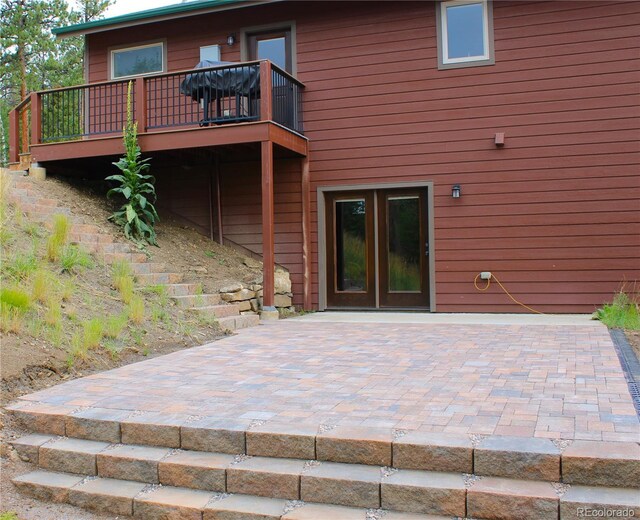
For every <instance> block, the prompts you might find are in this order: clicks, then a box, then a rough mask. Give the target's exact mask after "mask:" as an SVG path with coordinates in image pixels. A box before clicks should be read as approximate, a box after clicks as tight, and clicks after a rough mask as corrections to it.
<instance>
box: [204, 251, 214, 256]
mask: <svg viewBox="0 0 640 520" xmlns="http://www.w3.org/2000/svg"><path fill="white" fill-rule="evenodd" d="M204 255H205V256H206V257H208V258H215V257H216V256H217V255H216V253H214V252H213V251H205V252H204Z"/></svg>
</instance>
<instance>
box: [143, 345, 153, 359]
mask: <svg viewBox="0 0 640 520" xmlns="http://www.w3.org/2000/svg"><path fill="white" fill-rule="evenodd" d="M150 353H151V350H149V347H144V348H143V349H142V355H143V356H144V357H147V356H148V355H149V354H150Z"/></svg>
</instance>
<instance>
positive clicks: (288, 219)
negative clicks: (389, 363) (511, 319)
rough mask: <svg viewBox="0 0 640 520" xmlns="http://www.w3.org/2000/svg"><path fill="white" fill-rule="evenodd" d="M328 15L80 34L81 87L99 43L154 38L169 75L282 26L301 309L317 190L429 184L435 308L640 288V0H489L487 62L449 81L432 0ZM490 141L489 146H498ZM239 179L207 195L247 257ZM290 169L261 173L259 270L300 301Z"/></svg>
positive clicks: (244, 195) (301, 8) (538, 301)
mask: <svg viewBox="0 0 640 520" xmlns="http://www.w3.org/2000/svg"><path fill="white" fill-rule="evenodd" d="M330 6H331V8H330V9H328V8H327V5H326V4H321V3H312V2H309V3H301V2H298V3H292V4H291V5H288V4H287V5H282V4H280V5H277V4H276V5H271V6H264V7H256V8H252V9H241V10H239V11H232V12H227V13H221V14H218V15H215V14H213V15H201V16H199V17H194V18H187V19H181V20H174V21H169V22H162V23H157V24H151V25H148V26H143V29H141V28H139V27H138V28H132V29H122V30H117V31H110V32H108V33H103V34H96V35H91V36H90V37H89V56H90V66H89V73H90V80H91V81H100V80H104V79H107V55H108V53H107V49H108V47H110V46H116V45H120V44H125V43H132V44H133V43H138V42H141V41H146V40H153V39H159V38H165V39H166V40H167V49H168V65H169V70H178V69H186V68H190V67H192V66H193V65H194V64H195V63H196V62H197V61H198V52H199V47H200V46H201V45H209V44H212V43H222V42H224V40H225V39H226V35H227V34H229V33H237V34H239V32H240V29H241V28H243V27H247V26H252V25H260V24H266V23H271V22H279V21H289V20H295V22H296V36H297V49H296V51H297V76H298V77H299V79H300V80H301V81H302V82H304V83H305V84H306V90H305V95H304V103H305V105H304V121H305V134H306V135H307V136H308V137H309V139H310V160H311V164H310V169H311V189H312V193H311V199H312V215H311V219H312V231H313V233H312V245H313V248H312V253H313V285H312V287H313V300H314V303H315V304H317V303H318V293H319V287H318V274H319V273H318V236H317V229H318V228H317V225H318V223H317V200H316V198H317V197H316V190H317V188H319V187H322V186H330V185H331V186H333V185H341V184H344V185H355V184H358V183H378V182H379V183H388V182H401V181H416V182H422V181H433V182H434V195H435V198H434V200H435V207H434V222H435V237H434V246H435V258H436V273H435V283H436V304H437V310H438V311H447V312H449V311H451V312H454V311H455V312H465V311H490V312H501V311H505V312H507V311H508V312H512V311H513V312H517V311H520V310H523V309H521V308H520V307H518V306H516V305H514V304H513V303H511V302H510V300H509V299H508V298H507V296H506V295H504V294H503V293H502V292H500V291H499V290H498V289H497V288H495V287H494V288H492V289H490V290H489V291H488V292H487V293H478V292H477V291H475V289H474V287H473V278H474V276H475V275H476V274H477V273H478V272H479V271H492V272H493V273H495V274H496V275H497V276H498V277H499V278H500V280H501V281H502V282H503V283H504V284H505V285H506V286H507V288H508V289H509V290H510V292H512V294H513V295H514V296H515V297H516V298H518V299H520V300H522V301H524V302H525V303H527V304H529V305H532V306H534V307H536V308H539V309H540V310H543V311H546V312H590V311H592V310H593V309H594V307H595V306H597V305H599V304H600V303H602V302H603V301H605V300H607V299H609V298H610V297H611V295H612V293H613V292H614V291H615V290H616V289H618V288H619V285H620V283H621V282H622V281H623V280H625V279H626V280H630V281H632V280H635V279H638V278H640V269H639V267H640V260H639V259H640V234H639V233H638V229H639V224H640V210H639V208H640V200H639V199H640V181H639V175H638V173H639V171H640V168H639V166H640V131H639V130H640V96H639V93H640V91H639V88H638V84H639V81H640V72H639V70H638V69H639V67H638V55H639V50H640V49H639V44H638V38H637V27H638V25H639V24H640V3H638V2H616V3H613V2H526V3H525V2H515V1H514V2H500V1H496V2H494V9H493V11H494V17H493V18H494V39H495V61H496V64H495V65H493V66H486V67H469V68H462V69H453V70H438V69H437V59H436V28H435V24H436V21H435V5H434V3H433V2H366V3H360V2H340V3H331V4H330ZM140 35H143V37H142V38H141V37H140ZM239 49H240V46H239V45H235V46H234V47H232V48H229V47H227V46H226V45H222V52H223V55H222V59H223V60H229V61H235V60H239V59H240V53H239ZM496 132H504V133H505V136H506V142H505V146H504V147H503V148H501V149H498V148H496V147H495V145H494V143H493V137H494V134H495V133H496ZM229 167H230V166H226V167H225V168H229ZM233 168H244V167H242V166H241V165H234V166H233ZM245 169H246V175H247V176H248V177H247V179H249V178H252V179H253V178H255V182H254V181H252V182H251V187H249V184H250V183H249V182H248V181H247V182H246V183H245V182H244V178H243V179H242V180H241V181H240V180H235V179H238V177H237V176H233V177H225V181H224V183H223V198H224V204H225V207H224V213H225V234H227V235H228V236H229V238H230V239H231V240H235V241H238V242H239V243H242V244H243V245H246V246H247V247H251V248H252V249H254V250H256V251H259V249H260V210H259V204H257V201H259V183H258V178H259V169H258V165H257V164H256V165H251V166H247V167H246V168H245ZM294 170H296V167H291V168H290V169H284V170H283V169H278V167H276V179H278V177H279V176H280V181H281V183H282V184H281V188H282V190H283V191H282V192H280V191H278V190H279V186H278V185H276V191H277V192H278V195H277V197H280V202H278V198H277V199H276V202H277V203H278V206H277V207H276V221H277V222H278V224H277V225H278V226H279V230H277V231H278V233H277V236H276V241H277V243H278V245H277V247H278V248H279V249H278V252H279V255H280V256H279V257H278V258H276V260H277V261H278V262H281V263H284V264H285V265H287V266H288V267H290V268H291V269H292V271H293V272H294V275H295V276H296V277H298V278H297V279H296V287H295V288H294V290H295V291H296V293H297V294H300V293H301V288H299V287H300V285H299V283H300V273H301V264H300V261H301V260H300V259H301V245H302V240H301V234H300V233H301V232H300V229H301V225H300V222H301V217H300V213H299V210H298V209H297V208H298V207H299V199H296V200H295V202H293V201H292V202H289V201H288V197H291V198H294V197H299V191H296V190H299V183H298V180H297V179H298V178H299V169H298V170H297V171H296V172H295V174H294ZM295 175H298V177H295ZM294 178H295V180H294ZM452 184H461V185H462V193H463V194H462V197H461V198H460V199H457V200H454V199H452V198H451V186H452ZM241 187H242V189H240V188H241ZM247 190H251V191H250V192H249V193H248V192H247ZM254 191H255V193H254ZM291 204H293V205H296V204H297V205H298V206H297V207H296V208H294V207H293V206H291ZM298 219H299V220H298ZM296 226H297V227H296ZM294 228H295V229H294Z"/></svg>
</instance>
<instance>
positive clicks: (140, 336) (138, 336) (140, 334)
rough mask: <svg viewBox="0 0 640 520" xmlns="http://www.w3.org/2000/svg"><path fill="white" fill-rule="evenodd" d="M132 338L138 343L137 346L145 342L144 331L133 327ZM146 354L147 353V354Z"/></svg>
mask: <svg viewBox="0 0 640 520" xmlns="http://www.w3.org/2000/svg"><path fill="white" fill-rule="evenodd" d="M131 339H132V340H133V343H134V344H136V345H137V346H140V345H142V344H143V343H144V341H143V340H144V331H143V330H141V329H133V330H132V331H131ZM145 355H146V354H145Z"/></svg>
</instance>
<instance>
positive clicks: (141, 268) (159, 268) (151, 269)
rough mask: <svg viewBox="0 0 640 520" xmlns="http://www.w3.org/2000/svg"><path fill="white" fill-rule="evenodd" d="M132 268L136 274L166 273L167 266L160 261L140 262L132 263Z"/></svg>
mask: <svg viewBox="0 0 640 520" xmlns="http://www.w3.org/2000/svg"><path fill="white" fill-rule="evenodd" d="M131 270H132V271H133V272H134V273H135V274H152V273H165V272H166V270H167V267H166V266H165V265H164V264H162V263H160V262H144V263H140V264H132V265H131Z"/></svg>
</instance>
